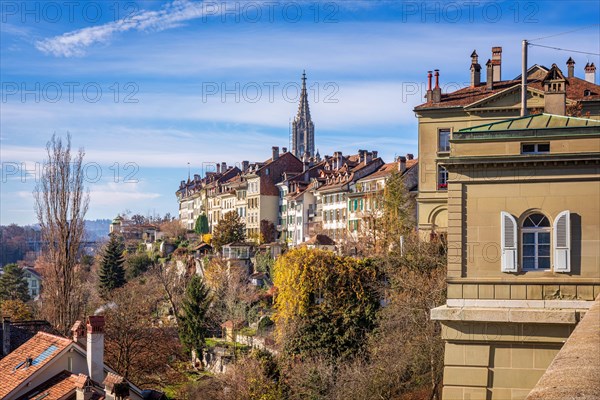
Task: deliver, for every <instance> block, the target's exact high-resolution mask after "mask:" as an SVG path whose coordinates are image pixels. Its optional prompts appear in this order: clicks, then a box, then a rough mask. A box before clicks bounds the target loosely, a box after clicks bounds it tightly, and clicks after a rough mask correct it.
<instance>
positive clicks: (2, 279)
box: [0, 264, 29, 302]
mask: <svg viewBox="0 0 600 400" xmlns="http://www.w3.org/2000/svg"><path fill="white" fill-rule="evenodd" d="M0 300H21V301H24V302H25V301H27V300H29V285H28V284H27V280H26V279H25V272H24V271H23V269H22V268H21V267H19V266H18V265H17V264H7V265H5V266H4V274H2V275H1V276H0Z"/></svg>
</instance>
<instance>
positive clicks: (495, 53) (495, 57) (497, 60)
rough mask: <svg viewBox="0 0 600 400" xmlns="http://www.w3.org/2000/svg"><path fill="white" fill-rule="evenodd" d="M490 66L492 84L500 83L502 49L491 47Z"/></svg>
mask: <svg viewBox="0 0 600 400" xmlns="http://www.w3.org/2000/svg"><path fill="white" fill-rule="evenodd" d="M492 66H493V68H494V74H493V79H494V82H500V81H501V80H502V47H499V46H495V47H492Z"/></svg>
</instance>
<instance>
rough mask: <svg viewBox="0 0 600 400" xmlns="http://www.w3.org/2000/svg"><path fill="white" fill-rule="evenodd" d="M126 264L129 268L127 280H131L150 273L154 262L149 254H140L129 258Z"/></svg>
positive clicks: (127, 269)
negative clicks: (147, 272) (149, 270)
mask: <svg viewBox="0 0 600 400" xmlns="http://www.w3.org/2000/svg"><path fill="white" fill-rule="evenodd" d="M125 264H126V266H127V268H126V273H125V275H126V276H125V278H126V279H127V280H131V279H133V278H137V277H138V276H140V275H141V274H143V273H145V272H146V271H148V269H149V268H150V267H151V266H152V264H153V261H152V258H150V256H149V255H148V254H147V253H138V254H131V255H130V256H128V257H127V260H126V261H125Z"/></svg>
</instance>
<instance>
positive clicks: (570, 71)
mask: <svg viewBox="0 0 600 400" xmlns="http://www.w3.org/2000/svg"><path fill="white" fill-rule="evenodd" d="M574 76H575V61H574V60H573V59H572V58H571V57H569V59H568V60H567V78H573V77H574Z"/></svg>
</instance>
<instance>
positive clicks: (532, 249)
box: [521, 214, 551, 270]
mask: <svg viewBox="0 0 600 400" xmlns="http://www.w3.org/2000/svg"><path fill="white" fill-rule="evenodd" d="M550 231H551V228H550V221H548V218H547V217H546V216H545V215H543V214H531V215H529V216H527V217H526V218H525V220H524V221H523V227H522V230H521V235H522V236H521V239H522V242H521V243H522V244H523V252H522V255H523V256H522V260H523V263H522V266H523V269H525V270H532V269H550Z"/></svg>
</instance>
